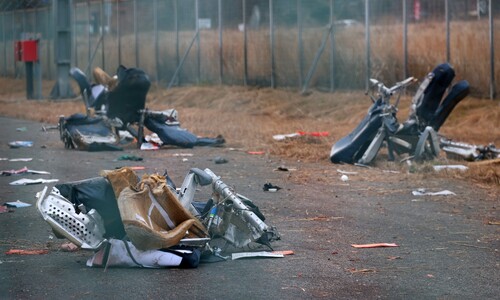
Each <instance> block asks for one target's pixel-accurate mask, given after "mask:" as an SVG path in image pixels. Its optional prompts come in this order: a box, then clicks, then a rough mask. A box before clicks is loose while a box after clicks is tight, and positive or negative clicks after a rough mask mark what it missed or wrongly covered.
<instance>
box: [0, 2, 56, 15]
mask: <svg viewBox="0 0 500 300" xmlns="http://www.w3.org/2000/svg"><path fill="white" fill-rule="evenodd" d="M51 4H52V1H51V0H17V1H12V0H0V12H4V11H12V10H24V9H33V8H39V7H47V6H50V5H51Z"/></svg>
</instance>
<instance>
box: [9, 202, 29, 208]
mask: <svg viewBox="0 0 500 300" xmlns="http://www.w3.org/2000/svg"><path fill="white" fill-rule="evenodd" d="M4 205H5V206H7V207H16V208H21V207H29V206H31V204H29V203H26V202H22V201H19V200H17V201H14V202H5V203H4Z"/></svg>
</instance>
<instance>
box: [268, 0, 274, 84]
mask: <svg viewBox="0 0 500 300" xmlns="http://www.w3.org/2000/svg"><path fill="white" fill-rule="evenodd" d="M273 4H274V3H273V0H269V38H270V44H271V45H270V46H271V88H274V87H275V85H274V75H275V73H274V72H275V70H274V7H273V6H274V5H273Z"/></svg>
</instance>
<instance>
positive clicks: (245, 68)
mask: <svg viewBox="0 0 500 300" xmlns="http://www.w3.org/2000/svg"><path fill="white" fill-rule="evenodd" d="M242 6H243V11H242V13H243V85H244V86H247V84H248V53H247V50H248V49H247V8H246V7H247V2H246V0H242Z"/></svg>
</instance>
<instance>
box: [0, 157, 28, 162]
mask: <svg viewBox="0 0 500 300" xmlns="http://www.w3.org/2000/svg"><path fill="white" fill-rule="evenodd" d="M0 160H8V161H32V160H33V158H31V157H27V158H11V159H9V158H6V157H2V158H0Z"/></svg>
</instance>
